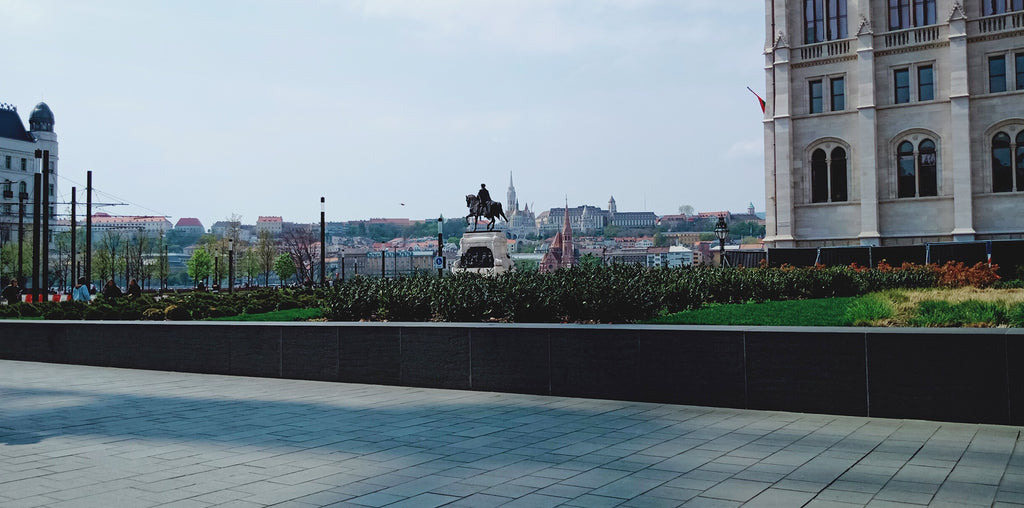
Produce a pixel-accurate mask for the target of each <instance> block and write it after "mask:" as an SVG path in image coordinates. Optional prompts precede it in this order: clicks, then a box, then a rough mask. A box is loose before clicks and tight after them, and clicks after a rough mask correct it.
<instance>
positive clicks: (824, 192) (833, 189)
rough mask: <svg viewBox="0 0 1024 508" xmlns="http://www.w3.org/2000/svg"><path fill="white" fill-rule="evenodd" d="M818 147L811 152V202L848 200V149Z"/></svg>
mask: <svg viewBox="0 0 1024 508" xmlns="http://www.w3.org/2000/svg"><path fill="white" fill-rule="evenodd" d="M828 148H829V147H828V146H825V147H823V148H818V149H816V150H814V152H812V153H811V202H812V203H828V202H837V201H846V200H847V199H849V198H848V196H847V190H846V189H847V183H846V174H847V171H846V149H844V148H842V147H835V148H832V149H831V151H826V150H827V149H828Z"/></svg>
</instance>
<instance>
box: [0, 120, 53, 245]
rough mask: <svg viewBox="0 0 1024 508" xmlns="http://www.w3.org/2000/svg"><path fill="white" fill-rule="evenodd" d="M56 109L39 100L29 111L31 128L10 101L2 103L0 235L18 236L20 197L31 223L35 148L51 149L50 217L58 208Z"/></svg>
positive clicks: (26, 219)
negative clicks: (27, 128)
mask: <svg viewBox="0 0 1024 508" xmlns="http://www.w3.org/2000/svg"><path fill="white" fill-rule="evenodd" d="M53 124H54V121H53V112H52V111H50V107H49V106H47V105H46V103H44V102H40V103H39V104H37V105H36V107H35V109H33V110H32V114H31V115H29V130H28V131H26V130H25V125H24V124H23V123H22V121H21V117H20V116H19V115H18V110H17V108H15V107H14V106H12V105H10V104H0V189H2V192H0V239H2V240H3V241H8V240H12V239H16V238H17V228H18V213H19V210H18V206H19V201H20V200H24V201H25V222H26V223H27V224H31V223H32V205H31V202H32V196H33V194H34V183H33V175H34V174H36V173H38V172H39V171H40V168H39V167H38V166H39V165H40V164H41V161H37V160H36V158H35V151H36V150H49V152H50V167H49V170H50V178H49V180H50V181H49V184H50V186H49V189H47V191H46V192H48V194H49V198H50V202H51V205H50V217H51V218H52V217H53V216H54V214H55V212H56V208H57V206H56V203H55V201H56V198H55V196H57V195H58V194H57V180H58V178H57V168H58V164H57V160H58V158H59V157H58V153H57V134H56V133H55V132H54V131H53Z"/></svg>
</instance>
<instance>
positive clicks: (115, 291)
mask: <svg viewBox="0 0 1024 508" xmlns="http://www.w3.org/2000/svg"><path fill="white" fill-rule="evenodd" d="M123 295H124V293H122V292H121V288H119V287H117V284H114V279H110V280H108V281H107V285H106V286H103V297H104V298H108V299H111V300H113V299H115V298H120V297H121V296H123Z"/></svg>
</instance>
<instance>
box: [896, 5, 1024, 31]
mask: <svg viewBox="0 0 1024 508" xmlns="http://www.w3.org/2000/svg"><path fill="white" fill-rule="evenodd" d="M1022 1H1024V0H1022ZM935 13H936V11H935V0H889V30H902V29H904V28H913V27H915V26H928V25H934V24H935V18H936V14H935Z"/></svg>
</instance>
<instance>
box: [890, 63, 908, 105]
mask: <svg viewBox="0 0 1024 508" xmlns="http://www.w3.org/2000/svg"><path fill="white" fill-rule="evenodd" d="M893 84H894V85H895V87H894V89H895V92H896V94H895V97H894V100H895V102H896V104H903V103H906V102H910V69H896V70H895V71H893Z"/></svg>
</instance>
